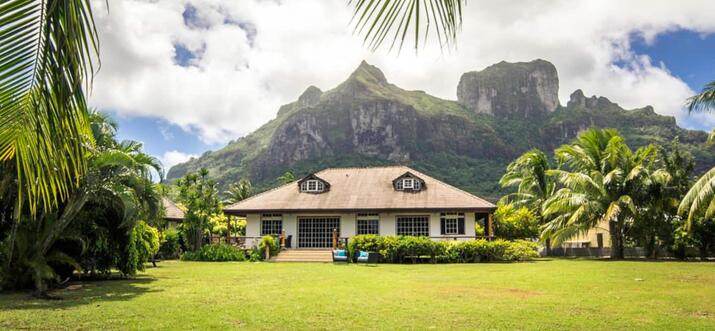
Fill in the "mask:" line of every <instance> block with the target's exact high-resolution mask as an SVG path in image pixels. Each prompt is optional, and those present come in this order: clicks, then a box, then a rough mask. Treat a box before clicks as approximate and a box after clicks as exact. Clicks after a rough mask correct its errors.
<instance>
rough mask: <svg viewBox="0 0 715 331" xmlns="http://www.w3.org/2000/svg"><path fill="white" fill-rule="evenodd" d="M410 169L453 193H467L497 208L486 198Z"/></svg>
mask: <svg viewBox="0 0 715 331" xmlns="http://www.w3.org/2000/svg"><path fill="white" fill-rule="evenodd" d="M408 169H410V170H412V171H415V172H417V173H419V174H421V175H423V176H427V177H429V178H431V179H432V180H434V181H436V182H438V183H440V184H442V185H444V186H446V187H447V188H449V189H451V190H453V191H457V192H459V193H466V194H467V195H468V196H471V197H473V198H476V199H477V200H481V201H483V202H486V203H488V204H490V205H493V206H496V205H494V204H493V203H491V202H489V201H487V200H486V199H484V198H480V197H478V196H476V195H474V194H472V193H469V192H467V191H465V190H462V189H460V188H458V187H455V186H452V185H450V184H448V183H445V182H443V181H441V180H439V179H437V178H434V177H432V176H430V175H427V174H425V173H423V172H421V171H417V170H415V169H412V168H409V167H408Z"/></svg>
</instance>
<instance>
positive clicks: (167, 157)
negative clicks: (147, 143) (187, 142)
mask: <svg viewBox="0 0 715 331" xmlns="http://www.w3.org/2000/svg"><path fill="white" fill-rule="evenodd" d="M195 157H197V155H195V154H187V153H183V152H179V151H177V150H172V151H167V152H164V154H163V155H162V156H160V157H159V161H161V164H162V165H163V166H164V169H165V170H166V171H168V170H169V169H171V167H173V166H175V165H177V164H179V163H183V162H186V161H188V160H190V159H192V158H195Z"/></svg>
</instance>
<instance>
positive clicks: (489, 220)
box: [486, 213, 494, 240]
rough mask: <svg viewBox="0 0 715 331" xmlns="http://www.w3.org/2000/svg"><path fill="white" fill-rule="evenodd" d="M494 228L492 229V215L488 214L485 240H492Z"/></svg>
mask: <svg viewBox="0 0 715 331" xmlns="http://www.w3.org/2000/svg"><path fill="white" fill-rule="evenodd" d="M493 231H494V228H492V213H489V216H487V229H486V232H487V240H492V237H493V236H494V232H493Z"/></svg>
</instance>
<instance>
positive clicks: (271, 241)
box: [258, 236, 281, 256]
mask: <svg viewBox="0 0 715 331" xmlns="http://www.w3.org/2000/svg"><path fill="white" fill-rule="evenodd" d="M266 246H267V247H269V248H268V249H269V250H270V255H271V256H276V255H277V254H278V251H280V249H281V246H280V244H279V243H278V240H276V238H274V237H273V236H263V238H261V242H260V243H258V249H259V250H260V251H261V254H263V255H265V251H266Z"/></svg>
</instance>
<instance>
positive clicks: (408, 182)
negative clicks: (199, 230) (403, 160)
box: [402, 178, 415, 190]
mask: <svg viewBox="0 0 715 331" xmlns="http://www.w3.org/2000/svg"><path fill="white" fill-rule="evenodd" d="M402 188H404V189H410V190H412V189H414V188H415V180H414V179H412V178H405V179H403V180H402Z"/></svg>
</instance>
